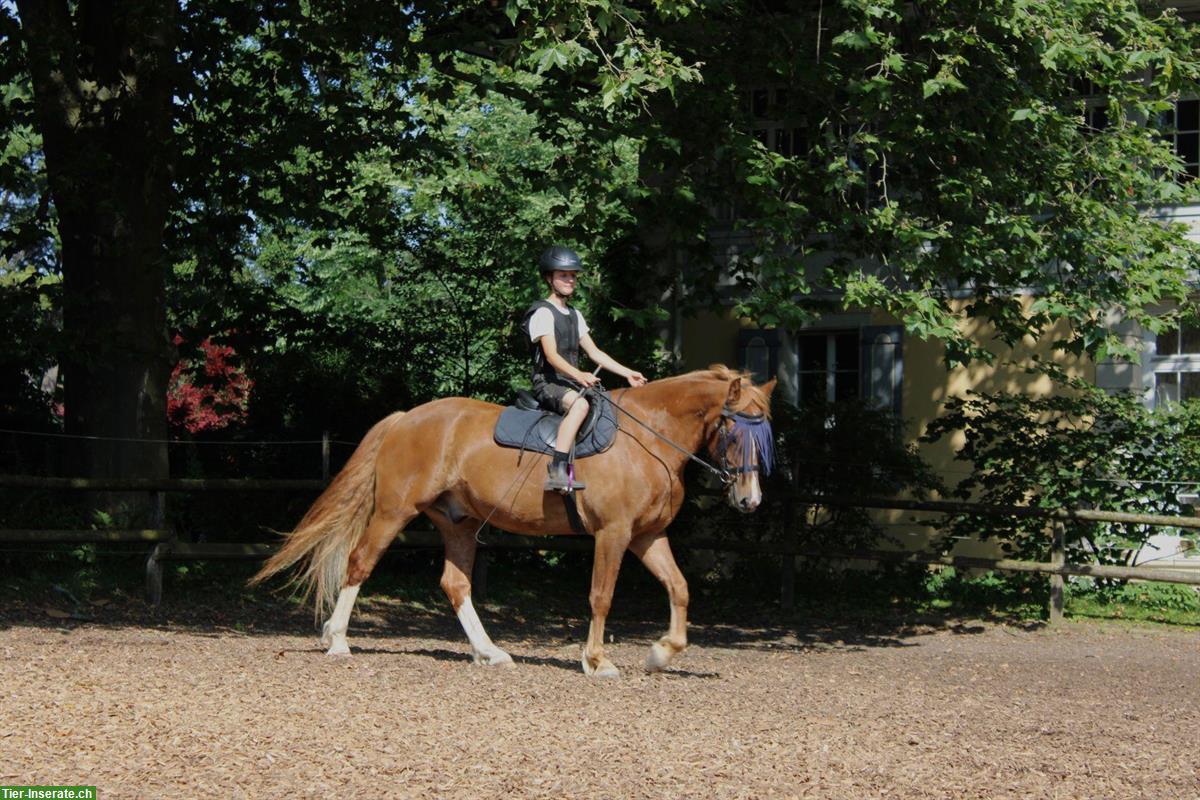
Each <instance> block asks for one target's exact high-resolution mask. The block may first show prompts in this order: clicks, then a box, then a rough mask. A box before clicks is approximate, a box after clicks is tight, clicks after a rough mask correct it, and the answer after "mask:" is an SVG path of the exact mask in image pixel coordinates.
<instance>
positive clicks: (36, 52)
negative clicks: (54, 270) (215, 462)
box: [17, 0, 178, 477]
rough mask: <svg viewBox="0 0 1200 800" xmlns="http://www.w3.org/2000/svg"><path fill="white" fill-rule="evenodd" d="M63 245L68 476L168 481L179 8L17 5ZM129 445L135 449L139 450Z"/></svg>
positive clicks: (34, 0) (127, 3)
mask: <svg viewBox="0 0 1200 800" xmlns="http://www.w3.org/2000/svg"><path fill="white" fill-rule="evenodd" d="M17 7H18V11H19V13H20V17H21V26H22V30H23V32H24V43H25V47H26V51H27V53H28V57H29V67H30V74H31V76H32V79H33V90H34V102H35V103H36V110H37V119H38V124H39V128H40V129H41V133H42V137H43V146H44V151H45V156H46V170H47V174H48V177H49V185H50V193H51V197H52V198H53V201H54V207H55V211H56V213H57V215H58V225H59V235H60V238H61V240H62V267H63V324H64V329H65V334H66V337H65V340H66V342H67V345H66V351H65V352H64V353H63V354H62V358H61V361H62V366H63V381H64V390H65V410H66V421H67V430H68V432H70V433H75V434H80V435H83V436H89V437H97V438H94V439H88V440H85V441H86V444H85V446H84V447H83V448H82V450H83V452H82V454H81V455H82V463H76V464H73V465H70V466H69V467H68V470H69V471H71V472H85V473H86V474H89V475H92V476H109V475H130V476H147V477H156V476H164V475H166V473H167V451H166V444H165V439H166V432H167V427H166V425H167V423H166V393H167V379H168V377H169V374H170V361H171V360H170V356H171V344H170V342H169V340H168V338H167V330H166V297H165V274H166V268H167V262H166V257H165V253H164V252H163V232H164V226H165V224H166V211H167V206H168V197H169V192H170V189H171V181H170V167H171V163H172V159H171V155H172V154H171V129H172V102H173V101H172V86H173V83H174V78H175V31H176V24H177V20H176V15H177V11H178V9H177V7H176V5H175V2H174V0H124V2H94V1H93V2H89V0H80V2H78V3H75V4H71V3H69V2H68V0H17ZM131 440H132V441H131Z"/></svg>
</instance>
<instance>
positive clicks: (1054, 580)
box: [1050, 519, 1067, 625]
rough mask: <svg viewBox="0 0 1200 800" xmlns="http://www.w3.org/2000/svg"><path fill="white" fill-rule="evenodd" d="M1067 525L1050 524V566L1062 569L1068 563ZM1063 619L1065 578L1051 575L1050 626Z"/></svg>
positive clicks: (1055, 574)
mask: <svg viewBox="0 0 1200 800" xmlns="http://www.w3.org/2000/svg"><path fill="white" fill-rule="evenodd" d="M1065 529H1066V524H1065V523H1064V522H1063V521H1062V520H1059V519H1056V520H1054V521H1053V522H1052V523H1050V537H1051V538H1050V566H1052V567H1061V566H1062V565H1063V564H1066V563H1067V551H1066V543H1065V542H1064V539H1065V535H1064V534H1065ZM1062 619H1063V576H1062V574H1061V573H1051V574H1050V624H1051V625H1054V624H1056V623H1059V622H1062Z"/></svg>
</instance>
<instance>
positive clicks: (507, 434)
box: [492, 389, 617, 458]
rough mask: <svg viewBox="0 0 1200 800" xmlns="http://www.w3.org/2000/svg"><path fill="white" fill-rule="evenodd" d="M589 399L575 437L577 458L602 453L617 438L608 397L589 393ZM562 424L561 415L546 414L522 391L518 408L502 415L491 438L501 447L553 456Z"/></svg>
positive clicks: (535, 401)
mask: <svg viewBox="0 0 1200 800" xmlns="http://www.w3.org/2000/svg"><path fill="white" fill-rule="evenodd" d="M587 399H588V404H589V405H590V406H591V407H590V408H589V409H588V415H587V419H585V420H584V421H583V426H582V427H580V429H579V435H578V436H577V437H575V458H586V457H587V456H594V455H596V454H597V453H603V452H604V451H605V450H607V449H608V448H610V447H612V443H613V440H614V439H616V437H617V417H616V413H615V412H614V411H613V407H612V404H611V403H609V402H608V396H607V395H606V394H605V393H603V392H588V398H587ZM560 422H562V415H561V414H555V413H554V412H553V411H547V410H545V409H544V408H542V407H541V406H539V405H538V401H537V400H535V399H534V397H533V395H532V394H530V393H529V392H527V391H526V390H524V389H522V390H520V391H519V392H517V399H516V402H515V404H514V405H511V406H509V407H508V408H506V409H504V410H503V411H502V412H500V419H499V421H497V422H496V430H495V432H494V433H493V434H492V438H493V439H494V440H495V442H496V444H498V445H500V446H501V447H517V448H520V449H522V450H532V451H533V452H535V453H553V452H554V440H555V439H557V438H558V423H560Z"/></svg>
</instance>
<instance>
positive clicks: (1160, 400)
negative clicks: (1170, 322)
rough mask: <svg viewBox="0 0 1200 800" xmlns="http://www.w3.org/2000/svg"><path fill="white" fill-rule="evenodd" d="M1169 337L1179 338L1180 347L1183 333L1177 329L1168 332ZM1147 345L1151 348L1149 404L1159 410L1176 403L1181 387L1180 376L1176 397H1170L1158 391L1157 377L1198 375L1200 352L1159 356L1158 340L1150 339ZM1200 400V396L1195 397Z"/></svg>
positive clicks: (1199, 371) (1181, 380)
mask: <svg viewBox="0 0 1200 800" xmlns="http://www.w3.org/2000/svg"><path fill="white" fill-rule="evenodd" d="M1169 333H1170V335H1173V336H1176V337H1179V342H1180V347H1182V336H1183V332H1182V331H1181V330H1179V329H1176V330H1173V331H1170V332H1169ZM1149 345H1150V347H1151V348H1152V350H1151V353H1150V372H1151V374H1150V392H1151V394H1150V396H1151V403H1152V405H1153V407H1154V408H1161V407H1163V406H1165V405H1168V404H1170V403H1173V402H1177V398H1178V396H1179V391H1180V389H1181V387H1182V385H1183V379H1182V376H1180V377H1178V378H1177V379H1176V384H1175V385H1176V387H1177V388H1176V396H1175V397H1174V398H1173V397H1170V396H1168V394H1167V392H1166V391H1164V390H1160V387H1159V385H1158V376H1159V375H1168V374H1171V373H1175V374H1176V375H1180V373H1185V372H1194V373H1200V352H1196V353H1174V354H1172V355H1159V353H1158V338H1157V337H1150V338H1149ZM1197 397H1198V398H1200V395H1197Z"/></svg>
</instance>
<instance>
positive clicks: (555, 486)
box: [545, 390, 588, 492]
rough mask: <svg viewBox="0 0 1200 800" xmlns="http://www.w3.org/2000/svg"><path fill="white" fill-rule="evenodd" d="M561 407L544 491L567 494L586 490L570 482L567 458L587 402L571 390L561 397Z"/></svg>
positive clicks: (581, 422) (585, 414) (580, 425)
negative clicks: (562, 412) (561, 411)
mask: <svg viewBox="0 0 1200 800" xmlns="http://www.w3.org/2000/svg"><path fill="white" fill-rule="evenodd" d="M562 407H563V408H564V409H565V410H566V413H565V414H564V415H563V420H562V422H560V423H559V424H558V437H557V438H556V439H555V442H554V456H553V458H552V459H551V461H550V463H549V464H548V465H546V472H547V476H546V486H545V488H546V490H547V491H552V492H568V491H571V490H572V489H583V488H586V487H585V485H584V483H583V482H582V481H579V480H571V479H570V476H569V473H568V463H567V460H568V457H569V453H570V451H571V446H572V445H573V444H574V443H575V437H576V436H577V435H578V434H579V429H580V427H582V425H583V421H584V419H586V418H587V413H588V401H587V400H586V399H584V398H583V397H582V396H581V395H580V394H579V392H577V391H574V390H571V391H568V392H567V393H566V394H564V395H563V399H562Z"/></svg>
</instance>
